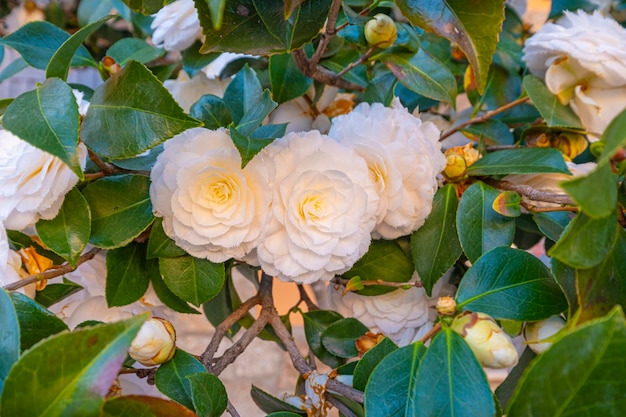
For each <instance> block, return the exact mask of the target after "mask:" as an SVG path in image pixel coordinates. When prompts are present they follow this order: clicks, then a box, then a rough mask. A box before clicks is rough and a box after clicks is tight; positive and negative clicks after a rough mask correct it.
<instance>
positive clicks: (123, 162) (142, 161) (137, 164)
mask: <svg viewBox="0 0 626 417" xmlns="http://www.w3.org/2000/svg"><path fill="white" fill-rule="evenodd" d="M162 152H163V144H160V145H157V146H155V147H154V148H152V149H150V152H148V154H147V155H146V154H140V155H137V156H135V157H134V158H125V159H111V160H110V161H109V162H111V163H112V164H113V165H115V166H118V167H120V168H123V169H128V170H130V171H150V170H151V169H152V167H153V166H154V164H155V163H156V160H157V158H158V157H159V155H160V154H161V153H162Z"/></svg>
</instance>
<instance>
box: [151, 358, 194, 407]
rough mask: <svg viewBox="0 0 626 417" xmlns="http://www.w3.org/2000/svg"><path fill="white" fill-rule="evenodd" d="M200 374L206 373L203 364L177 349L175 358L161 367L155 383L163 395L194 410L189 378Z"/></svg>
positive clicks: (155, 377)
mask: <svg viewBox="0 0 626 417" xmlns="http://www.w3.org/2000/svg"><path fill="white" fill-rule="evenodd" d="M198 372H201V373H206V369H205V368H204V366H203V365H202V363H200V361H199V360H197V359H196V358H194V357H193V356H192V355H190V354H189V353H187V352H185V351H184V350H180V349H176V353H175V354H174V357H173V358H172V359H171V360H170V361H168V362H165V363H164V364H162V365H161V366H159V369H158V370H157V372H156V374H155V376H154V382H155V384H156V387H157V388H158V389H159V391H161V392H162V393H163V394H165V395H166V396H168V397H169V398H171V399H172V400H174V401H176V402H177V403H179V404H182V405H184V406H185V407H187V408H189V409H190V410H194V406H193V396H192V390H191V381H190V380H189V379H188V378H187V376H189V375H193V374H196V373H198Z"/></svg>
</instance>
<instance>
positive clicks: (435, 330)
mask: <svg viewBox="0 0 626 417" xmlns="http://www.w3.org/2000/svg"><path fill="white" fill-rule="evenodd" d="M440 330H441V323H437V324H435V325H434V326H433V328H432V329H430V330H429V331H428V333H426V334H425V335H424V337H422V338H421V339H420V342H422V343H426V342H427V341H428V340H429V339H431V338H432V337H434V336H435V335H436V334H437V333H439V331H440Z"/></svg>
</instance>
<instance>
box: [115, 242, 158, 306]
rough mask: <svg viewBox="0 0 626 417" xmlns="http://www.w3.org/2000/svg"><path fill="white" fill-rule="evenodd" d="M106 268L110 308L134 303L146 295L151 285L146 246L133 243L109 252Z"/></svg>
mask: <svg viewBox="0 0 626 417" xmlns="http://www.w3.org/2000/svg"><path fill="white" fill-rule="evenodd" d="M106 266H107V280H106V292H105V294H106V299H107V304H108V305H109V306H110V307H113V306H123V305H127V304H131V303H134V302H135V301H137V300H139V299H140V298H141V297H142V296H143V295H144V294H145V292H146V290H147V289H148V285H149V284H150V277H149V276H148V268H147V267H146V245H145V244H140V243H135V242H131V243H129V244H128V245H126V246H123V247H121V248H117V249H112V250H110V251H108V252H107V255H106Z"/></svg>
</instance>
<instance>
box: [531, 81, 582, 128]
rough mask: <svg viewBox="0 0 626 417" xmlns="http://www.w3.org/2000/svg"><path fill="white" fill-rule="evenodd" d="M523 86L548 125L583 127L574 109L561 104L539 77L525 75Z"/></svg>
mask: <svg viewBox="0 0 626 417" xmlns="http://www.w3.org/2000/svg"><path fill="white" fill-rule="evenodd" d="M524 88H525V89H526V92H527V93H528V96H529V97H530V99H531V100H532V102H533V104H534V105H535V107H536V108H537V110H539V113H541V117H543V119H544V120H545V121H546V124H547V125H548V126H550V127H569V128H574V129H582V128H583V126H582V124H581V123H580V119H579V118H578V116H576V114H575V113H574V111H573V110H572V109H571V108H570V107H569V106H565V105H564V104H561V102H560V101H559V99H558V97H557V96H555V95H554V94H552V93H551V92H550V90H548V87H546V85H545V84H544V83H543V81H541V80H540V79H539V78H537V77H535V76H534V75H527V76H525V77H524Z"/></svg>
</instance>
